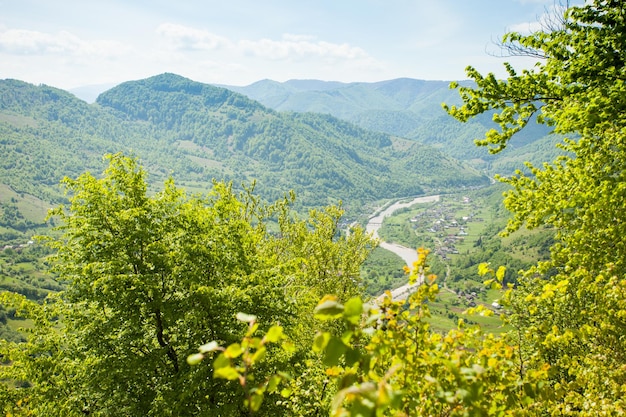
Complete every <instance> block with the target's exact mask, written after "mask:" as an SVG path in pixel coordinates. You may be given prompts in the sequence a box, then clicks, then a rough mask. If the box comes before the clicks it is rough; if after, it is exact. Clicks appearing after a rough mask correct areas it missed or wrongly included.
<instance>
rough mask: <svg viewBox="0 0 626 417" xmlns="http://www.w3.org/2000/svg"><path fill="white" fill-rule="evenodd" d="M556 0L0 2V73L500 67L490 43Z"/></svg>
mask: <svg viewBox="0 0 626 417" xmlns="http://www.w3.org/2000/svg"><path fill="white" fill-rule="evenodd" d="M553 7H554V0H219V1H214V0H175V1H171V0H170V1H166V0H0V10H1V12H0V79H6V78H14V79H18V80H22V81H26V82H29V83H33V84H47V85H50V86H54V87H58V88H62V89H72V88H76V87H81V86H86V85H98V84H110V85H112V84H118V83H121V82H124V81H129V80H137V79H142V78H147V77H150V76H153V75H157V74H162V73H164V72H171V73H175V74H179V75H182V76H185V77H188V78H191V79H192V80H194V81H199V82H204V83H211V84H226V85H239V86H243V85H249V84H251V83H253V82H255V81H258V80H262V79H272V80H276V81H286V80H289V79H319V80H327V81H343V82H354V81H361V82H373V81H382V80H388V79H393V78H400V77H409V78H416V79H425V80H446V81H450V80H462V79H466V78H467V77H466V75H465V70H464V69H465V67H467V66H468V65H472V66H474V67H475V68H477V69H478V70H479V71H481V72H494V73H495V74H496V75H499V76H503V75H504V70H503V68H504V67H503V65H502V64H503V62H505V61H509V62H511V63H512V64H513V65H514V66H515V67H516V68H527V67H529V66H531V65H532V62H530V61H528V59H525V58H519V57H513V58H507V59H503V58H502V57H498V56H497V55H498V54H499V53H500V50H499V49H498V47H497V45H496V44H495V42H496V41H498V40H499V39H501V37H502V35H503V34H504V33H506V32H507V31H510V30H515V31H521V32H527V31H529V30H532V29H533V28H535V27H536V25H537V24H538V22H539V21H541V19H542V16H543V15H544V14H545V13H546V11H549V10H550V9H551V8H553Z"/></svg>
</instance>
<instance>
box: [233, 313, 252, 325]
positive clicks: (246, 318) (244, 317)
mask: <svg viewBox="0 0 626 417" xmlns="http://www.w3.org/2000/svg"><path fill="white" fill-rule="evenodd" d="M235 317H236V318H237V320H239V321H242V322H244V323H252V322H253V321H256V316H255V315H254V314H246V313H237V315H236V316H235Z"/></svg>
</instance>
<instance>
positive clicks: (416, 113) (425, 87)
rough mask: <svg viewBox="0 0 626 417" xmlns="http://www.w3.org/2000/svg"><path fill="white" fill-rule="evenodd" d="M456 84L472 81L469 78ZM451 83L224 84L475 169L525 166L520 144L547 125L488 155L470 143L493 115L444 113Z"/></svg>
mask: <svg viewBox="0 0 626 417" xmlns="http://www.w3.org/2000/svg"><path fill="white" fill-rule="evenodd" d="M460 84H461V85H466V86H469V85H471V84H470V82H469V81H464V82H461V83H460ZM449 85H450V82H448V81H425V80H416V79H411V78H399V79H394V80H387V81H380V82H374V83H364V82H358V83H338V82H325V81H316V80H290V81H286V82H284V83H279V82H276V81H271V80H262V81H258V82H256V83H254V84H251V85H249V86H244V87H236V86H224V87H226V88H228V89H231V90H232V91H236V92H239V93H241V94H245V95H246V96H248V97H250V98H252V99H254V100H258V101H259V102H261V103H263V104H264V105H266V106H268V107H270V108H272V109H275V110H279V111H297V112H317V113H326V114H330V115H333V116H335V117H339V118H341V119H344V120H347V121H350V122H352V123H354V124H356V125H358V126H360V127H362V128H364V129H368V130H372V131H377V132H384V133H388V134H390V135H395V136H400V137H404V138H408V139H412V140H416V141H419V142H422V143H424V144H427V145H429V146H432V147H434V148H436V149H439V150H440V151H441V152H443V153H445V154H446V155H448V156H451V157H453V158H456V159H460V160H463V161H467V162H469V163H471V164H472V165H473V166H474V167H476V168H479V169H490V168H491V167H493V166H502V165H498V161H499V160H501V159H503V158H504V159H506V160H509V161H510V160H514V161H515V162H516V163H517V167H518V168H519V167H521V166H522V165H523V162H524V160H523V159H522V158H523V156H528V155H529V154H533V155H534V151H533V150H532V149H534V148H532V147H531V148H528V149H524V150H521V148H524V147H526V146H528V145H531V144H532V143H533V142H535V141H541V140H543V139H544V138H546V136H548V135H549V134H550V130H549V128H548V127H546V126H544V125H537V124H533V123H530V124H529V125H528V126H527V127H526V128H525V129H524V130H522V131H521V132H519V133H518V134H516V135H515V137H514V138H513V140H512V141H511V142H510V146H509V148H508V149H506V150H505V151H504V152H502V153H501V154H498V155H491V154H489V153H488V152H487V150H486V149H484V148H477V147H476V146H474V145H473V141H474V140H475V139H477V138H483V137H484V133H485V131H487V130H488V129H491V128H493V123H492V122H491V114H486V115H483V116H480V117H477V118H475V119H472V120H470V121H468V122H467V123H460V122H458V121H456V120H455V119H453V118H452V117H450V116H448V115H447V114H446V113H445V111H444V110H443V109H442V107H441V104H442V103H444V102H445V103H448V104H460V99H459V94H458V92H457V91H456V90H451V89H450V88H449ZM545 141H547V142H550V143H552V142H553V141H554V140H553V138H552V139H549V138H548V139H546V140H545ZM543 148H544V151H545V147H543ZM558 153H559V151H558V150H557V149H555V148H554V147H549V149H548V154H545V153H542V154H541V157H543V158H545V157H547V158H549V159H550V160H551V159H552V158H553V157H554V156H556V155H557V154H558ZM507 166H509V165H507ZM500 173H503V172H500ZM506 173H508V172H506ZM506 173H505V174H506Z"/></svg>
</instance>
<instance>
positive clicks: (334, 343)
mask: <svg viewBox="0 0 626 417" xmlns="http://www.w3.org/2000/svg"><path fill="white" fill-rule="evenodd" d="M347 348H348V347H347V346H346V345H345V344H344V343H343V342H342V341H341V339H339V338H337V337H334V336H333V337H331V338H330V340H329V341H328V344H327V345H326V350H325V351H324V364H325V365H327V366H334V365H338V364H339V359H340V358H341V356H342V355H343V354H344V353H345V351H346V349H347Z"/></svg>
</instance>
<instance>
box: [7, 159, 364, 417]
mask: <svg viewBox="0 0 626 417" xmlns="http://www.w3.org/2000/svg"><path fill="white" fill-rule="evenodd" d="M108 159H109V167H108V168H107V170H106V171H105V173H104V176H103V178H101V179H97V178H95V177H94V176H92V175H90V174H84V175H81V176H80V177H78V178H77V179H65V181H64V183H65V186H66V187H67V190H68V193H69V194H70V204H69V205H68V206H67V207H60V208H58V209H56V210H55V211H54V212H53V214H54V215H57V216H60V217H61V219H62V224H63V225H62V226H61V227H60V228H59V229H60V230H61V231H62V236H60V237H59V238H58V239H56V240H53V241H52V242H51V244H52V246H53V247H55V248H56V250H57V255H56V258H57V259H56V260H57V262H56V270H57V273H58V274H59V277H60V279H62V280H65V281H66V282H67V290H65V291H63V292H61V293H59V294H58V295H57V296H55V297H53V298H50V299H48V300H47V301H46V303H44V304H43V305H37V304H34V303H28V302H27V301H26V300H24V299H23V298H19V297H17V296H9V295H6V296H5V298H6V300H4V302H5V303H7V305H12V306H16V307H17V308H19V310H20V312H21V313H22V314H25V315H27V316H29V317H31V316H32V317H34V318H36V319H37V326H35V328H34V329H33V330H32V332H31V334H30V335H29V336H30V337H29V340H28V343H26V344H21V345H18V344H11V343H5V344H4V345H3V354H4V355H5V357H6V358H7V359H9V360H12V361H13V363H12V366H8V367H3V368H4V369H2V372H3V373H4V378H6V379H11V380H22V381H28V382H29V384H30V387H28V388H25V389H22V390H17V391H15V390H13V391H7V394H6V402H5V409H6V410H7V412H8V411H10V410H11V409H14V408H16V407H17V405H16V404H18V401H21V402H19V404H22V405H24V404H26V406H27V407H30V409H32V410H33V412H34V413H35V414H37V415H51V416H53V415H63V416H72V415H83V414H89V415H102V416H106V415H112V416H113V415H115V416H117V415H133V416H134V415H143V416H168V415H171V416H185V415H190V416H191V415H207V413H215V415H223V416H229V415H246V414H247V408H245V407H243V405H242V402H241V401H240V399H241V398H244V395H245V393H244V392H243V391H242V390H241V387H240V386H239V385H238V384H237V383H236V381H226V382H224V381H217V380H214V379H213V378H212V369H211V367H191V366H190V365H189V364H188V362H187V361H186V358H187V356H188V355H189V354H190V353H192V352H193V351H196V350H197V346H199V345H202V344H204V343H206V342H207V341H210V340H214V341H217V342H219V343H220V344H225V345H228V344H231V343H233V342H235V341H238V340H241V337H242V335H244V334H245V329H243V328H242V327H241V326H240V324H239V323H238V322H237V320H235V317H236V314H237V313H238V312H239V311H246V312H248V313H249V314H253V315H254V316H256V317H258V318H259V321H260V322H262V323H264V324H266V325H267V326H268V327H269V326H271V325H272V324H275V323H279V322H280V323H281V325H282V326H284V328H285V329H287V330H289V331H290V332H291V334H293V335H302V336H300V338H297V337H294V342H296V343H295V345H296V346H303V345H306V344H307V343H305V341H306V340H312V338H313V334H314V331H313V329H312V327H311V326H312V324H313V320H312V309H313V306H314V305H315V302H316V300H317V298H318V294H319V293H320V292H322V291H327V289H328V287H327V286H329V285H330V286H333V287H335V288H341V289H342V291H344V292H345V293H346V295H352V294H358V293H360V282H359V280H358V274H355V273H354V272H353V271H358V269H359V266H360V263H359V262H362V259H364V257H365V254H366V253H367V252H368V251H369V240H368V238H367V237H366V236H365V235H364V234H363V233H362V232H359V231H357V232H355V233H353V234H351V235H350V236H349V237H339V236H337V235H335V233H334V232H335V230H336V228H335V229H333V228H332V227H331V225H335V226H336V225H337V223H338V219H339V216H340V215H341V211H340V210H338V209H336V208H328V209H327V210H325V211H319V212H315V213H312V215H311V218H310V219H309V220H298V219H297V218H294V217H293V216H292V213H291V212H290V210H289V204H290V200H289V199H284V200H281V201H278V202H277V203H275V204H272V205H267V204H262V203H261V202H260V201H259V199H258V197H256V196H254V195H253V193H252V191H251V190H247V191H244V192H242V193H240V194H237V193H235V192H234V191H233V190H232V187H231V186H229V185H227V184H224V183H218V182H216V183H214V184H213V190H212V191H211V192H210V193H209V194H208V196H206V197H204V196H200V195H193V196H189V195H187V194H186V193H185V192H184V191H183V190H182V189H179V188H177V187H176V186H175V185H174V183H173V181H172V180H168V181H167V182H166V183H165V186H164V189H163V190H162V191H159V192H157V193H156V194H154V195H149V194H148V192H147V184H146V179H145V176H146V174H145V171H144V170H143V169H142V168H141V167H140V166H139V165H138V162H137V161H136V160H135V159H131V158H127V157H124V156H123V155H120V154H117V155H112V156H109V157H108ZM270 220H274V222H275V221H276V220H278V224H279V225H280V230H279V232H278V233H270V232H269V231H268V229H267V223H268V222H269V221H270ZM352 262H355V265H351V263H352ZM340 271H341V272H342V273H340ZM307 316H310V317H311V319H308V318H307ZM56 317H58V318H60V322H57V321H55V320H54V319H55V318H56ZM300 339H301V340H300ZM309 345H310V343H309ZM277 352H278V353H276V354H272V355H268V357H269V360H267V361H265V362H264V365H263V367H261V368H260V369H258V370H257V371H258V372H259V378H262V377H263V375H265V374H268V375H269V374H273V373H275V372H276V371H277V370H278V369H281V370H282V369H289V368H290V366H291V365H290V364H291V363H292V362H293V361H295V360H300V356H301V355H300V354H299V352H298V351H297V350H296V351H295V352H294V351H292V352H284V351H282V350H278V351H277ZM307 352H308V348H307ZM20 395H21V397H20ZM16 396H18V399H16V398H15V397H16ZM272 404H273V403H272V402H267V403H266V405H265V407H264V408H263V409H261V410H260V412H262V413H263V414H265V415H275V412H274V411H272V408H273V407H275V405H274V406H273V405H272ZM18 408H19V407H18Z"/></svg>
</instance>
